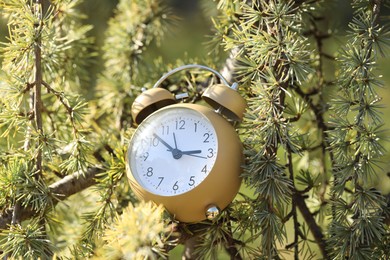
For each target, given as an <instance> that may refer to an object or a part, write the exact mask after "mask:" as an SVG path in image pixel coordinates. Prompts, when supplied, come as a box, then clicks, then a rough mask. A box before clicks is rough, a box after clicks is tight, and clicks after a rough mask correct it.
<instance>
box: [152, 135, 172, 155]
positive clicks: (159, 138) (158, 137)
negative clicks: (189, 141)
mask: <svg viewBox="0 0 390 260" xmlns="http://www.w3.org/2000/svg"><path fill="white" fill-rule="evenodd" d="M153 136H154V137H156V138H157V139H158V140H159V141H160V142H161V143H162V144H163V145H165V146H166V147H167V148H168V151H170V152H171V151H172V150H173V149H174V148H173V147H172V146H170V145H169V144H168V143H167V142H165V141H164V140H163V139H162V138H161V137H160V136H158V135H157V134H153Z"/></svg>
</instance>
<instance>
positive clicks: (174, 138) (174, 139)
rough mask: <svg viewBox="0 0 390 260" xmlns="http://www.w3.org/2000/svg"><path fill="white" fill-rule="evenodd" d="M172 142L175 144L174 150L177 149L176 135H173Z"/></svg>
mask: <svg viewBox="0 0 390 260" xmlns="http://www.w3.org/2000/svg"><path fill="white" fill-rule="evenodd" d="M173 141H174V142H175V149H177V143H176V135H175V133H173Z"/></svg>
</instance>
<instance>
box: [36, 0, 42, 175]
mask: <svg viewBox="0 0 390 260" xmlns="http://www.w3.org/2000/svg"><path fill="white" fill-rule="evenodd" d="M35 11H36V14H35V15H37V16H38V17H37V18H38V19H39V23H38V22H37V23H36V24H34V26H35V31H36V33H35V43H34V55H35V84H34V94H35V96H34V115H35V124H36V129H37V131H38V133H39V134H40V135H42V134H43V124H42V93H41V91H42V50H41V46H42V39H41V32H42V27H43V22H42V2H41V1H40V0H37V2H36V5H35ZM41 143H42V141H41V139H40V138H38V141H37V144H36V147H37V150H38V151H37V157H36V162H35V164H36V168H37V172H38V175H41V174H42V148H41Z"/></svg>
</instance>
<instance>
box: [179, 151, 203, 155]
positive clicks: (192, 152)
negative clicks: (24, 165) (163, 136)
mask: <svg viewBox="0 0 390 260" xmlns="http://www.w3.org/2000/svg"><path fill="white" fill-rule="evenodd" d="M201 152H202V150H192V151H181V153H182V154H186V155H191V154H194V153H201Z"/></svg>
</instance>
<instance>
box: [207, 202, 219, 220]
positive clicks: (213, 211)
mask: <svg viewBox="0 0 390 260" xmlns="http://www.w3.org/2000/svg"><path fill="white" fill-rule="evenodd" d="M220 212H221V210H220V209H219V208H218V207H217V206H215V205H209V206H208V207H207V209H206V218H207V219H208V220H214V219H215V218H216V217H217V216H218V215H219V213H220Z"/></svg>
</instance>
